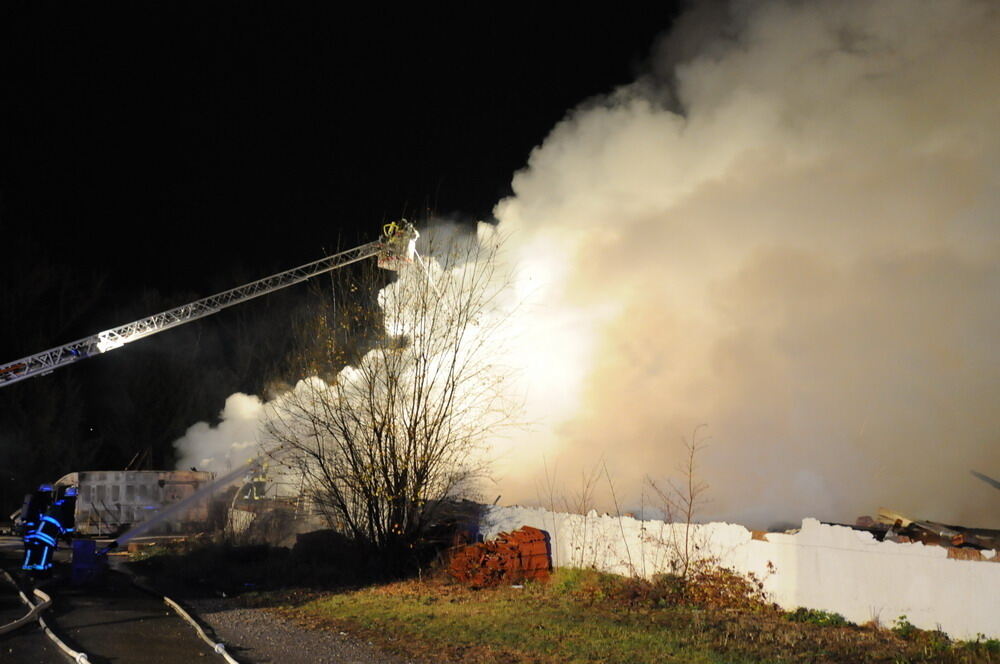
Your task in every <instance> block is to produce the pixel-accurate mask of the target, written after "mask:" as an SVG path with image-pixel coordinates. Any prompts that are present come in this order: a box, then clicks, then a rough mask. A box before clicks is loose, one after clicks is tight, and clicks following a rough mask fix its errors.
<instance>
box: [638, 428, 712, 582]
mask: <svg viewBox="0 0 1000 664" xmlns="http://www.w3.org/2000/svg"><path fill="white" fill-rule="evenodd" d="M705 426H706V425H704V424H700V425H698V426H697V427H695V429H694V431H693V432H692V433H691V438H690V439H687V438H683V439H682V441H683V445H684V452H685V454H684V457H683V459H682V460H681V462H680V464H678V468H677V470H678V472H679V474H680V480H673V479H669V480H667V482H666V484H663V483H658V482H657V481H656V480H655V479H653V478H651V477H647V478H646V483H647V484H648V485H649V487H650V488H652V489H653V492H654V493H655V494H656V497H657V498H658V500H659V503H660V507H661V509H662V510H663V512H664V521H666V522H667V524H668V525H669V534H668V538H667V541H666V542H664V543H665V544H666V545H667V548H668V549H669V551H670V555H671V559H672V564H673V565H674V567H675V569H676V571H677V572H678V573H679V574H680V576H681V577H682V578H684V579H687V578H688V577H689V575H690V574H691V573H692V572H694V571H697V569H696V568H697V567H698V565H699V564H700V563H701V562H704V557H703V556H702V555H700V554H699V551H700V549H701V548H702V544H703V543H702V542H699V541H697V537H696V536H695V529H694V523H695V520H696V519H697V515H698V512H699V511H700V510H701V508H702V507H703V506H704V505H705V503H706V502H707V499H706V497H705V493H706V492H707V491H708V484H707V483H705V482H704V481H702V480H701V479H700V478H699V476H698V468H697V463H696V461H697V456H698V454H699V453H700V452H701V451H703V450H704V449H705V447H706V441H707V440H708V439H707V438H699V434H700V432H701V429H703V428H704V427H705ZM677 524H680V526H681V527H680V528H679V529H678V528H677Z"/></svg>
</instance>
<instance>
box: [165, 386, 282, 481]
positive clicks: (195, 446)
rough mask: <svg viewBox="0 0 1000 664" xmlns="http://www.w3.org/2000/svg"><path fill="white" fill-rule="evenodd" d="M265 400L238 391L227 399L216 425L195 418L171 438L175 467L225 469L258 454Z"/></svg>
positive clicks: (208, 469) (242, 463) (212, 470)
mask: <svg viewBox="0 0 1000 664" xmlns="http://www.w3.org/2000/svg"><path fill="white" fill-rule="evenodd" d="M263 414H264V404H263V403H262V402H261V400H260V399H259V398H257V397H255V396H252V395H248V394H243V393H241V392H237V393H236V394H232V395H230V396H229V398H227V399H226V405H225V407H224V408H223V409H222V412H221V413H219V419H220V421H219V424H218V426H214V427H213V426H211V425H210V424H208V423H207V422H198V423H197V424H193V425H191V426H190V427H188V430H187V431H186V432H185V433H184V436H183V437H181V438H179V439H177V440H175V441H174V448H175V449H176V450H177V459H178V460H177V467H178V468H180V469H182V470H188V469H189V468H197V469H198V470H207V471H211V472H215V473H225V472H227V471H230V470H232V469H233V468H238V467H240V466H242V465H244V464H246V463H247V462H248V461H250V460H251V459H253V458H255V457H256V456H257V455H258V454H259V439H260V427H261V418H262V416H263Z"/></svg>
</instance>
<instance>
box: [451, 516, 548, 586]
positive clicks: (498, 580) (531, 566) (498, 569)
mask: <svg viewBox="0 0 1000 664" xmlns="http://www.w3.org/2000/svg"><path fill="white" fill-rule="evenodd" d="M551 570H552V548H551V545H550V543H549V534H548V533H547V532H545V531H544V530H539V529H538V528H532V527H531V526H524V527H523V528H518V529H517V530H515V531H513V532H510V533H500V534H499V535H498V536H497V537H496V539H493V540H491V541H489V542H476V543H474V544H467V545H459V546H457V547H455V548H454V549H453V550H452V553H451V561H450V562H449V564H448V573H449V574H450V575H451V576H452V578H454V579H455V580H457V581H459V582H460V583H464V584H467V585H469V586H472V587H473V588H486V587H489V586H496V585H500V584H502V583H520V582H522V581H543V582H544V581H548V579H549V572H550V571H551Z"/></svg>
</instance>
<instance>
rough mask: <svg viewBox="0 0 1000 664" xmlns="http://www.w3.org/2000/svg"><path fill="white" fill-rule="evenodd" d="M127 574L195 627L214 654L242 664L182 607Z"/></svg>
mask: <svg viewBox="0 0 1000 664" xmlns="http://www.w3.org/2000/svg"><path fill="white" fill-rule="evenodd" d="M125 574H127V575H128V576H129V578H130V579H131V580H132V583H133V584H134V585H135V587H136V588H139V589H141V590H144V591H145V592H147V593H149V594H150V595H154V596H156V597H162V598H163V601H164V602H165V603H166V604H167V606H169V607H170V608H172V609H173V610H174V611H175V612H176V613H177V615H179V616H180V617H181V618H183V619H184V620H185V621H187V622H188V623H189V624H190V625H191V626H192V627H194V629H195V631H196V632H198V636H199V637H200V638H201V640H202V641H204V642H205V643H207V644H208V645H209V646H210V647H211V648H212V652H214V653H215V654H217V655H222V657H223V659H225V660H226V662H227V663H228V664H240V663H239V662H238V661H236V660H235V659H233V657H232V655H230V654H229V653H228V652H226V645H225V644H224V643H219V642H217V641H213V640H212V639H211V638H209V636H208V634H206V633H205V630H204V628H203V627H202V626H201V625H199V624H198V622H197V621H196V620H195V619H194V618H192V617H191V614H189V613H188V612H187V611H185V610H184V607H182V606H181V605H180V604H178V603H177V602H175V601H174V600H172V599H170V598H169V597H167V596H166V595H164V594H163V593H159V592H157V591H155V590H153V589H152V588H150V587H149V586H148V585H146V584H145V583H143V582H142V581H140V580H139V578H138V577H137V576H136V575H135V574H133V573H131V572H129V571H127V570H126V571H125Z"/></svg>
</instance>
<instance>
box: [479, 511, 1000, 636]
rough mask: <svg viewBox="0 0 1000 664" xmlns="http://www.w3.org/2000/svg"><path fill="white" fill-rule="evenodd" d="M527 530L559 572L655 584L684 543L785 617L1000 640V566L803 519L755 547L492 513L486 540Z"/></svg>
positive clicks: (628, 522) (664, 530) (702, 531)
mask: <svg viewBox="0 0 1000 664" xmlns="http://www.w3.org/2000/svg"><path fill="white" fill-rule="evenodd" d="M521 526H534V527H536V528H541V529H542V530H545V531H547V532H548V533H549V535H550V537H551V539H552V551H553V563H554V564H555V565H556V566H557V567H561V566H571V567H595V568H597V569H600V570H603V571H608V572H614V573H617V574H636V575H641V576H646V577H650V576H652V575H654V574H657V573H660V572H669V571H670V570H671V561H672V560H675V558H676V556H675V552H676V551H677V550H678V549H683V547H684V538H685V537H687V538H688V543H689V545H690V546H692V547H697V549H692V550H694V551H696V554H697V555H699V556H704V557H714V558H716V559H718V560H719V562H720V564H721V565H722V566H724V567H730V568H732V569H735V570H737V571H739V572H742V573H747V572H753V573H754V574H756V575H757V576H758V577H759V578H761V579H763V580H764V583H765V586H764V587H765V589H766V591H767V592H768V593H769V594H770V597H771V599H772V600H773V601H775V602H776V603H777V604H779V605H780V606H781V607H782V608H785V609H789V610H791V609H795V608H797V607H800V606H802V607H807V608H812V609H822V610H824V611H831V612H836V613H840V614H841V615H843V616H844V617H845V618H847V619H848V620H851V621H853V622H856V623H865V622H867V621H869V620H878V621H880V622H881V624H883V625H885V626H888V627H891V626H892V624H893V621H895V620H896V619H898V618H899V617H900V616H906V619H907V620H908V621H909V622H911V623H912V624H914V625H916V626H917V627H920V628H921V629H941V630H943V631H944V632H946V633H947V634H948V635H949V636H951V637H952V638H957V639H975V638H976V637H977V635H979V634H984V635H986V636H987V637H990V638H1000V558H998V556H997V552H995V551H989V552H984V554H985V555H983V556H982V557H983V560H977V561H972V560H955V559H951V558H949V557H948V550H947V549H945V548H943V547H938V546H924V545H923V544H897V543H894V542H878V541H876V540H875V538H874V537H872V536H871V534H870V533H867V532H862V531H856V530H852V529H850V528H845V527H841V526H827V525H823V524H821V523H819V521H816V520H815V519H805V520H804V521H803V522H802V528H801V529H800V530H799V532H797V533H795V534H777V533H767V534H766V536H765V538H766V539H755V538H754V536H753V533H751V531H749V530H747V529H746V528H744V527H743V526H739V525H733V524H726V523H712V524H706V525H702V526H692V527H691V528H690V529H688V528H685V527H684V525H683V524H673V525H671V524H666V523H663V522H662V521H639V520H637V519H633V518H630V517H621V518H619V517H614V516H606V515H605V516H601V515H598V514H596V513H594V512H591V513H590V515H588V516H587V517H584V516H581V515H575V514H562V513H553V512H548V511H546V510H543V509H537V508H523V507H492V508H489V509H488V510H487V512H486V514H485V515H484V519H483V523H482V526H481V528H482V532H483V534H484V535H485V536H486V537H487V538H489V537H491V536H494V535H496V534H497V533H500V532H507V531H511V530H514V529H516V528H519V527H521Z"/></svg>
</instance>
